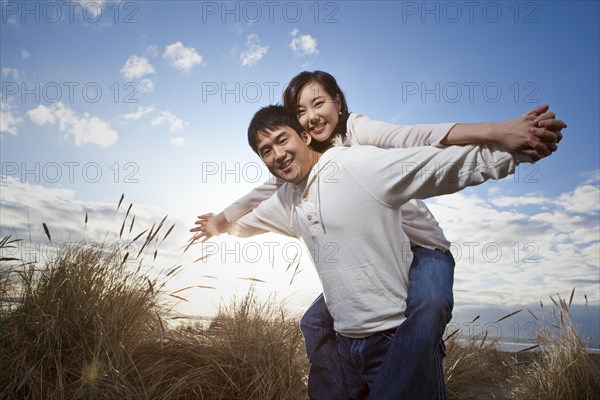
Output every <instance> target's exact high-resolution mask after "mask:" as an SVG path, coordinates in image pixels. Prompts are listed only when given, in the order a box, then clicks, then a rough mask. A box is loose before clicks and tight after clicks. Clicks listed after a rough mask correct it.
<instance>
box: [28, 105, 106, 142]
mask: <svg viewBox="0 0 600 400" xmlns="http://www.w3.org/2000/svg"><path fill="white" fill-rule="evenodd" d="M27 116H28V117H29V119H30V120H31V121H32V122H33V123H34V124H36V125H58V128H59V130H60V131H61V132H66V134H67V136H70V137H72V138H73V139H74V140H75V144H76V145H77V146H81V145H82V144H86V143H91V144H95V145H98V146H100V147H103V148H105V147H108V146H111V145H112V144H114V143H115V142H116V141H117V139H118V134H117V132H116V131H114V130H113V129H112V128H111V126H110V124H109V123H108V122H106V121H104V120H102V119H100V118H98V117H96V116H91V115H90V114H88V113H85V114H83V116H78V115H77V114H76V113H75V112H74V111H73V110H71V109H70V108H68V107H66V106H65V105H64V104H62V103H61V102H58V103H55V104H52V105H51V106H50V107H46V106H44V105H39V106H38V107H36V108H34V109H32V110H30V111H28V112H27Z"/></svg>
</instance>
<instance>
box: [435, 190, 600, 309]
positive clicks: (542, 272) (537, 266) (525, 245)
mask: <svg viewBox="0 0 600 400" xmlns="http://www.w3.org/2000/svg"><path fill="white" fill-rule="evenodd" d="M589 183H591V182H589ZM589 183H588V182H585V183H582V184H580V185H578V186H577V187H575V188H574V189H573V190H571V191H569V192H567V193H563V194H561V195H559V196H556V197H547V196H546V197H544V196H541V195H524V196H522V197H520V198H519V197H509V196H502V193H501V189H500V188H493V190H491V191H492V192H493V193H494V196H486V197H479V196H477V195H470V194H468V189H467V192H462V193H457V194H453V195H448V196H441V197H437V198H434V199H430V200H428V204H429V206H430V209H431V210H432V212H433V214H434V215H435V216H436V218H437V219H438V221H439V222H440V226H441V227H442V228H443V229H444V232H445V234H446V236H447V237H448V239H449V240H451V241H452V242H453V245H452V248H451V249H452V251H453V253H454V255H455V256H456V258H457V266H456V270H455V271H456V272H455V285H454V288H455V292H456V294H455V298H456V300H457V302H460V303H461V304H475V303H476V304H488V305H491V304H495V305H505V306H509V305H515V304H525V303H531V302H535V301H536V299H539V298H544V297H545V298H547V295H548V294H549V293H552V292H563V291H565V290H570V289H571V288H572V287H574V286H576V287H577V290H578V291H579V292H580V293H587V295H588V297H589V298H590V301H595V302H597V301H598V290H597V287H598V284H599V282H598V266H599V265H600V253H599V252H598V248H599V247H600V236H599V235H598V215H599V213H600V207H599V206H598V203H597V201H595V199H597V198H598V192H597V190H596V191H595V192H594V191H593V190H592V189H591V187H590V184H589ZM489 192H490V190H488V193H489ZM519 199H520V200H519ZM505 206H510V207H512V208H513V209H512V210H510V211H506V210H504V209H501V208H500V207H505ZM536 206H537V207H538V209H537V210H536ZM520 207H526V209H527V214H525V213H524V212H521V211H520ZM532 210H533V211H532Z"/></svg>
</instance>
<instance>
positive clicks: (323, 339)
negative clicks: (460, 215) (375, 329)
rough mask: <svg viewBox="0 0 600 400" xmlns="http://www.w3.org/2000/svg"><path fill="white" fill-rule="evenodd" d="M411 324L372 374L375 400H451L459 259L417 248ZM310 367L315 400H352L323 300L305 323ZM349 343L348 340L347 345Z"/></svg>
mask: <svg viewBox="0 0 600 400" xmlns="http://www.w3.org/2000/svg"><path fill="white" fill-rule="evenodd" d="M412 250H413V254H414V258H413V262H412V265H411V269H410V274H409V287H408V298H407V308H406V311H405V315H406V320H405V321H404V322H403V323H402V324H401V325H400V326H399V327H398V328H397V330H396V333H395V335H394V336H393V339H392V340H391V341H390V342H389V343H385V342H384V344H385V346H386V349H387V352H386V354H385V357H384V358H383V363H382V364H381V365H380V366H377V367H376V368H375V369H376V371H377V373H376V378H375V379H374V381H373V379H372V377H373V374H371V373H369V374H368V375H369V376H370V377H371V378H369V379H370V381H369V384H368V392H369V397H370V398H371V399H373V400H382V399H384V400H385V399H445V398H446V397H445V396H446V395H445V391H446V388H445V385H444V376H443V369H442V357H443V353H444V347H443V346H444V345H443V342H442V336H443V334H444V330H445V329H446V325H447V323H448V322H449V321H450V319H451V318H452V307H453V296H452V284H453V281H454V259H453V258H452V255H451V254H450V253H449V252H442V251H441V250H429V249H426V248H423V247H413V249H412ZM300 329H301V330H302V334H303V335H304V341H305V344H306V352H307V355H308V359H309V361H310V364H311V365H310V370H309V375H308V395H309V397H310V398H311V399H316V400H321V399H332V400H333V399H348V398H349V396H348V393H347V392H346V391H345V390H344V389H345V387H346V383H345V381H344V374H343V370H342V367H341V365H342V364H341V360H340V357H339V354H338V353H337V349H338V339H337V336H336V334H335V332H334V331H333V319H332V318H331V315H329V312H328V311H327V306H326V305H325V301H324V300H323V296H322V295H321V296H319V297H318V298H317V299H316V300H315V302H314V303H313V304H312V305H311V306H310V308H309V309H308V310H307V312H306V313H305V314H304V316H303V317H302V319H301V321H300ZM342 340H344V339H342Z"/></svg>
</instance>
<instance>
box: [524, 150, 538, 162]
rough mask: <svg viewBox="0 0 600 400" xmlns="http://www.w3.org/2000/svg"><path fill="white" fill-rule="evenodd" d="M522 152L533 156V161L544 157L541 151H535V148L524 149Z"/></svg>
mask: <svg viewBox="0 0 600 400" xmlns="http://www.w3.org/2000/svg"><path fill="white" fill-rule="evenodd" d="M521 153H522V154H525V155H528V156H529V157H531V160H532V161H533V162H536V161H539V160H541V159H542V158H543V157H542V155H541V154H540V153H538V152H537V151H535V150H533V149H529V150H524V151H522V152H521Z"/></svg>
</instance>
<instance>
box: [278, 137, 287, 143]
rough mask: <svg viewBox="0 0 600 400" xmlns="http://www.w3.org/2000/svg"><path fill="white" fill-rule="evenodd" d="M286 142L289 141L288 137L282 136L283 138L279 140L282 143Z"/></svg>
mask: <svg viewBox="0 0 600 400" xmlns="http://www.w3.org/2000/svg"><path fill="white" fill-rule="evenodd" d="M285 142H287V138H282V139H281V140H280V141H279V143H281V144H283V143H285Z"/></svg>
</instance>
